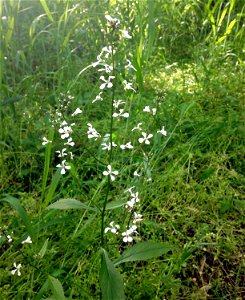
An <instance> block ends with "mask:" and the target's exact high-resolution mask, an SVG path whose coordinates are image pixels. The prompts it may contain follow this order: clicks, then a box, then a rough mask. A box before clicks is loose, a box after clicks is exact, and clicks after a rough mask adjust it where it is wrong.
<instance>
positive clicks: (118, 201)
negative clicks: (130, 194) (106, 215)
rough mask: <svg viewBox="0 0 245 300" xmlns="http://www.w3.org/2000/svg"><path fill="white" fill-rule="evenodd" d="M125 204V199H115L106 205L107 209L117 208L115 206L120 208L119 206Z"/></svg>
mask: <svg viewBox="0 0 245 300" xmlns="http://www.w3.org/2000/svg"><path fill="white" fill-rule="evenodd" d="M123 205H125V200H124V201H122V200H115V201H112V202H110V203H108V204H107V205H106V209H107V210H108V209H115V208H119V207H122V206H123Z"/></svg>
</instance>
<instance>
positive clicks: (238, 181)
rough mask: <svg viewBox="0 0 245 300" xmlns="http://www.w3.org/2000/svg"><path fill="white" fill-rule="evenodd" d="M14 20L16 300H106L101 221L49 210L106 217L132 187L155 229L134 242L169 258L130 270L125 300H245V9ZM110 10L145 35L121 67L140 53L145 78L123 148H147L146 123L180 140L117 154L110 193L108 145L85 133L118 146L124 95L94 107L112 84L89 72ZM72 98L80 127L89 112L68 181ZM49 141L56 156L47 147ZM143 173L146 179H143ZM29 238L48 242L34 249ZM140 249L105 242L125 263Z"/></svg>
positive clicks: (57, 14)
mask: <svg viewBox="0 0 245 300" xmlns="http://www.w3.org/2000/svg"><path fill="white" fill-rule="evenodd" d="M45 4H46V5H47V6H45ZM0 7H1V11H0V12H1V13H0V16H1V17H2V19H1V25H2V26H1V49H0V60H1V73H0V77H1V78H0V79H1V90H0V93H1V99H0V100H1V102H0V109H1V111H0V113H1V129H0V162H1V178H0V192H1V198H0V201H1V202H0V226H1V229H0V230H1V232H0V236H1V237H0V245H1V248H0V258H1V263H0V292H1V298H2V299H4V300H5V299H6V300H8V299H35V300H38V299H59V296H57V295H56V296H55V293H56V292H57V289H58V287H59V283H61V285H62V287H63V290H64V293H65V296H66V297H69V299H99V298H100V293H101V292H100V289H101V287H100V284H99V269H100V258H101V253H100V251H99V249H100V247H101V224H100V222H99V221H98V220H99V218H100V215H99V214H98V212H94V211H90V209H89V208H88V209H86V208H85V209H83V210H64V211H61V210H46V209H45V208H46V207H47V206H48V205H50V204H51V203H55V202H56V201H58V200H59V199H64V198H66V199H70V198H73V199H77V200H79V201H81V202H82V203H83V204H86V205H87V206H88V207H90V208H91V207H92V208H94V209H95V208H96V207H97V206H99V207H102V206H103V199H105V198H106V197H107V198H106V199H107V201H108V202H111V201H113V200H116V201H124V202H125V198H126V196H125V193H124V190H125V189H126V188H128V187H129V186H130V184H132V183H133V185H135V186H136V187H137V189H138V191H139V194H140V198H141V206H140V209H141V210H140V211H141V213H142V215H143V219H144V220H143V222H141V225H140V226H139V228H138V232H139V235H138V236H136V240H135V241H134V244H137V243H139V242H140V241H149V240H151V241H155V242H161V243H162V244H164V245H168V246H169V247H170V248H169V249H170V250H169V251H166V253H165V254H163V255H161V256H159V257H158V258H154V259H150V260H147V261H136V262H129V263H127V264H120V265H119V266H118V267H117V269H118V270H119V271H120V273H121V274H122V277H123V280H124V287H125V294H126V299H243V298H244V297H245V290H244V283H245V281H244V278H245V273H244V270H245V269H244V266H245V261H244V252H243V251H244V247H245V242H244V208H245V205H244V200H245V199H244V192H245V191H244V186H245V177H244V174H245V161H244V157H245V147H244V104H245V103H244V90H243V85H244V77H243V76H244V75H243V52H242V41H243V38H244V34H243V31H244V26H243V27H242V21H243V19H242V18H243V14H244V13H243V9H244V7H243V4H242V1H229V2H226V1H216V2H215V3H214V2H212V1H188V0H185V1H181V2H180V3H178V2H176V1H172V0H168V1H150V0H149V1H133V0H132V1H131V0H130V1H129V0H128V1H125V2H124V1H122V2H117V1H83V2H81V1H68V0H66V1H65V0H62V1H25V0H20V1H2V2H1V3H0ZM105 13H110V14H111V15H112V16H115V17H118V18H120V20H121V26H122V28H126V29H128V31H129V33H130V34H131V35H132V36H133V38H132V39H131V40H129V41H128V42H127V43H126V42H125V43H124V42H123V43H122V44H120V45H121V46H120V48H119V49H120V50H119V51H118V52H117V53H116V56H115V59H117V60H119V61H121V62H122V61H123V60H124V59H125V57H127V55H128V54H129V53H131V55H132V56H131V60H132V62H133V64H134V66H135V68H136V75H135V80H136V84H135V85H134V86H135V87H136V86H137V93H135V94H134V93H129V92H123V91H121V90H119V89H118V88H116V90H115V93H116V95H117V99H122V100H123V101H125V102H126V105H127V109H128V110H130V112H131V114H132V116H133V117H132V120H129V121H126V120H125V121H122V122H121V123H120V122H115V123H114V128H113V129H114V131H113V140H114V141H115V142H117V143H119V141H123V142H128V141H129V140H132V141H134V142H136V141H137V138H138V136H137V135H136V133H135V132H132V131H130V130H129V128H131V127H130V126H131V125H132V124H134V125H136V124H138V123H140V122H142V123H143V124H144V126H146V128H147V132H148V133H149V132H156V131H157V130H159V128H161V127H162V126H165V129H166V130H167V136H166V137H162V136H159V135H154V137H153V139H152V141H151V144H150V145H149V146H138V147H135V148H134V149H133V150H132V151H131V152H120V151H118V150H115V152H114V154H113V164H114V165H115V166H117V167H118V166H119V165H120V167H121V168H122V172H123V176H121V178H120V181H115V183H114V184H113V185H111V186H110V191H109V193H108V195H107V186H106V182H105V180H104V179H103V178H104V177H103V175H102V172H103V171H104V170H105V167H104V164H103V163H101V162H104V161H106V159H107V157H106V156H105V155H104V152H103V151H101V148H100V146H99V145H100V143H101V142H102V139H101V140H99V141H98V142H97V143H95V142H94V143H93V142H92V141H91V140H88V139H87V134H86V131H87V125H86V124H87V123H92V124H93V126H94V127H95V128H98V129H99V131H100V132H102V133H103V136H104V135H105V134H106V133H108V130H109V129H108V128H109V127H110V112H109V109H110V104H108V102H109V101H110V97H111V94H110V93H108V94H106V96H105V100H106V101H103V102H101V103H99V104H96V105H95V104H92V100H93V99H94V98H95V96H96V95H97V94H98V87H99V80H98V78H99V76H100V74H98V73H97V72H96V71H95V69H93V68H88V69H86V67H87V66H88V65H90V64H91V63H92V62H94V61H95V60H96V57H97V55H98V53H99V52H100V51H101V48H102V47H104V46H105V45H106V43H107V42H108V41H107V38H106V35H104V33H103V31H101V29H103V28H106V20H105V18H104V15H105ZM234 20H235V21H234ZM11 24H12V25H11ZM118 68H119V69H120V68H121V65H118ZM85 69H86V70H85ZM123 75H125V74H123ZM129 75H130V76H131V77H132V78H133V75H132V74H131V73H130V74H129ZM118 81H119V79H118ZM68 95H72V96H73V97H74V99H73V100H72V103H71V106H70V107H69V109H68V110H64V111H62V113H63V115H64V117H65V118H66V120H68V121H70V122H71V120H72V117H71V114H72V112H73V111H74V110H75V109H76V107H80V108H81V109H82V110H83V114H82V115H81V116H80V115H79V116H77V117H76V119H75V121H76V127H75V128H74V140H75V142H76V146H75V147H74V149H73V152H74V154H75V160H74V161H73V165H72V169H71V171H70V172H68V173H67V174H65V175H63V176H60V173H59V171H57V168H56V165H57V164H58V163H60V160H59V159H58V158H57V155H56V153H55V151H57V150H60V149H61V148H62V141H61V140H60V139H59V134H58V133H57V130H55V129H54V130H53V129H52V128H51V126H50V119H52V118H53V116H54V113H55V111H56V110H57V109H58V108H60V104H61V103H64V101H66V100H67V98H68ZM148 105H149V106H150V107H151V108H152V107H157V113H156V115H155V116H153V115H149V114H146V113H142V111H143V109H144V107H145V106H148ZM43 136H49V138H52V136H53V137H54V138H53V144H52V145H51V144H49V146H48V147H46V148H45V147H44V146H42V137H43ZM143 153H145V154H143ZM135 169H138V170H139V171H141V173H142V174H143V176H142V177H141V178H140V179H137V178H136V179H132V170H135ZM106 213H107V214H106V218H105V220H106V222H109V220H111V219H114V220H116V221H117V222H119V223H120V222H121V223H123V222H125V220H126V216H125V213H122V207H119V208H117V209H114V210H109V211H107V212H106ZM9 234H10V235H11V237H12V238H13V241H12V242H11V243H9V242H8V238H7V235H9ZM28 235H31V237H32V241H33V243H32V244H24V245H22V244H21V241H22V240H24V239H25V238H26V237H27V236H28ZM102 246H103V245H102ZM130 247H131V246H130V245H129V246H128V245H127V244H125V243H122V241H121V240H120V239H119V238H114V237H112V236H110V235H108V237H107V236H106V246H105V248H106V250H108V252H109V254H110V258H111V259H112V260H114V259H116V258H117V257H118V255H119V253H120V254H122V253H123V251H124V250H125V249H127V248H130ZM14 262H16V263H17V264H18V263H21V264H22V265H23V268H22V269H21V273H22V274H21V276H19V277H18V276H16V275H15V276H13V275H11V273H10V271H11V270H12V269H13V263H14ZM49 276H52V277H49ZM50 278H51V279H50ZM52 278H53V280H55V278H57V279H58V280H59V282H58V283H57V281H53V284H52Z"/></svg>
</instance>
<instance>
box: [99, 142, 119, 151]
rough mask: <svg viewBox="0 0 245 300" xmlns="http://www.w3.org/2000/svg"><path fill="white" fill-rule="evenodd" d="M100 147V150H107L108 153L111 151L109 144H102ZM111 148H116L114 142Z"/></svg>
mask: <svg viewBox="0 0 245 300" xmlns="http://www.w3.org/2000/svg"><path fill="white" fill-rule="evenodd" d="M101 146H103V147H102V150H108V151H110V150H111V143H109V144H106V143H102V144H101ZM112 147H117V144H115V143H114V142H112Z"/></svg>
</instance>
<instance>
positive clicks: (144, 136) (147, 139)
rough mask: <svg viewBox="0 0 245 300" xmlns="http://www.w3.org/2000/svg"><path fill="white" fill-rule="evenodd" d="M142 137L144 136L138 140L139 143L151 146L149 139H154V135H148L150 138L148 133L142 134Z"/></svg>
mask: <svg viewBox="0 0 245 300" xmlns="http://www.w3.org/2000/svg"><path fill="white" fill-rule="evenodd" d="M142 135H143V138H139V139H138V141H139V143H141V144H142V143H145V144H147V145H149V144H150V141H149V139H150V138H152V137H153V134H151V133H150V134H148V136H147V133H145V132H142Z"/></svg>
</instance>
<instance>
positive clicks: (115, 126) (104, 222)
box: [43, 15, 170, 299]
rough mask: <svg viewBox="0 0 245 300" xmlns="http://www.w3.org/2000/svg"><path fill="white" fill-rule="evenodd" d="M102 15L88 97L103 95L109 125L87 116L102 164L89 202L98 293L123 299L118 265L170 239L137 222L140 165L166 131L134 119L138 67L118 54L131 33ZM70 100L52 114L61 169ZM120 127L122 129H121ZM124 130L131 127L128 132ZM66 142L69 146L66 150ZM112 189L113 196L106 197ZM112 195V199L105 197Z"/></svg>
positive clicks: (64, 202)
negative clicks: (152, 237) (94, 89)
mask: <svg viewBox="0 0 245 300" xmlns="http://www.w3.org/2000/svg"><path fill="white" fill-rule="evenodd" d="M105 18H106V20H107V28H106V29H105V30H104V34H105V38H106V39H107V40H108V45H106V46H104V47H103V48H102V50H101V52H100V53H99V55H98V56H97V60H96V61H95V62H94V63H92V64H91V66H90V67H93V68H95V70H96V72H97V73H98V74H99V79H100V85H99V92H98V94H97V95H96V96H95V98H94V99H92V104H93V105H98V106H99V105H100V104H101V102H102V101H103V102H105V101H107V107H108V111H109V120H108V129H107V132H101V131H100V130H98V128H95V126H94V125H93V124H92V122H89V123H87V128H86V129H85V130H86V133H87V138H88V140H89V143H95V144H96V147H98V148H100V150H101V151H102V155H101V156H100V158H99V159H97V163H98V164H99V165H100V168H101V170H103V171H102V176H103V177H102V183H103V190H104V192H103V193H102V196H103V199H99V204H96V203H95V206H96V207H93V209H96V210H97V213H98V214H99V216H100V218H99V219H100V228H101V229H100V251H101V268H100V283H101V295H102V298H103V299H124V298H125V295H124V286H123V280H122V277H121V275H120V273H119V272H118V270H117V269H116V266H117V265H119V264H121V263H124V262H127V261H136V260H144V259H148V258H152V257H156V256H159V255H161V254H163V253H166V252H167V251H168V250H169V249H170V247H169V246H168V245H167V246H166V245H163V244H161V243H155V242H151V241H141V238H140V233H139V228H140V223H141V222H142V221H143V215H142V214H143V212H142V211H141V199H140V198H141V197H140V190H139V188H140V184H142V182H144V180H146V181H150V180H151V178H150V177H149V176H148V177H147V176H144V175H145V174H144V172H145V170H144V168H143V165H144V163H145V162H146V161H147V151H149V150H150V149H151V148H150V146H151V143H152V139H153V136H154V134H157V135H160V136H161V135H162V136H166V134H167V133H166V131H165V129H164V126H163V127H162V128H159V130H158V131H157V132H154V133H151V132H149V131H148V128H147V127H148V126H147V124H143V122H142V123H138V124H135V123H134V118H133V114H134V106H135V105H137V103H136V104H135V103H133V101H135V100H134V94H136V93H137V92H136V87H135V86H134V84H133V83H132V80H133V78H134V72H135V71H136V69H135V67H134V65H133V63H132V62H131V57H130V56H129V57H123V58H122V61H121V60H119V58H120V56H122V54H124V53H123V51H122V49H123V47H124V45H125V40H130V39H131V38H132V36H131V35H130V34H129V33H128V31H127V30H125V29H120V20H119V19H117V18H113V17H111V16H110V15H106V16H105ZM129 55H130V53H129ZM131 56H132V54H131ZM117 94H118V95H117ZM119 95H120V97H119ZM122 98H123V99H122ZM70 100H71V101H72V99H71V96H70V99H69V101H68V103H66V104H60V110H58V111H56V114H55V115H56V118H55V120H56V121H55V122H56V124H58V127H59V128H58V132H59V134H60V138H61V140H62V141H64V147H63V148H62V149H60V150H57V151H56V152H57V153H58V157H59V158H60V159H61V162H60V163H59V164H57V168H59V169H60V174H62V175H64V174H65V173H66V172H67V171H69V170H70V169H71V166H72V164H70V163H69V161H71V159H72V160H73V156H74V155H73V154H72V147H74V146H75V142H74V141H73V138H72V132H73V126H75V123H74V122H73V123H68V121H67V120H65V119H64V118H63V114H62V111H61V110H64V109H65V108H67V105H69V104H70ZM142 113H144V114H149V115H151V116H152V117H153V118H154V116H155V115H156V114H157V108H156V107H153V108H150V106H145V108H144V109H143V112H142ZM78 114H81V117H80V118H82V109H81V108H79V107H77V108H76V109H75V111H74V112H73V113H72V117H76V116H77V115H78ZM119 130H121V131H122V132H123V133H124V134H122V135H119V134H118V132H119ZM127 132H129V133H128V134H127ZM125 133H126V134H125ZM49 143H52V141H51V140H49V139H48V138H46V137H44V138H43V144H44V145H46V144H49ZM68 147H70V148H71V149H70V150H67V149H68ZM126 151H127V152H128V156H129V157H131V158H132V157H133V156H134V155H135V154H137V156H139V154H140V155H141V156H142V163H141V164H140V163H139V164H133V165H127V166H124V165H123V162H122V161H120V159H118V158H119V157H120V156H121V155H120V152H126ZM67 158H68V159H69V160H68V159H67ZM126 175H127V176H128V175H129V177H130V180H127V181H128V182H127V183H128V184H129V182H130V183H131V184H130V185H129V186H127V187H125V180H122V181H123V184H122V186H120V179H123V177H125V176H126ZM144 177H145V178H144ZM118 182H119V183H118ZM115 183H116V184H115ZM114 190H117V191H118V195H120V194H121V196H120V197H117V195H116V194H115V192H114ZM110 194H112V196H110V197H109V195H110ZM111 198H113V199H114V200H112V201H111V200H109V199H111ZM93 204H94V203H93ZM79 205H80V206H81V207H82V208H85V206H84V205H82V203H81V202H80V201H78V200H75V199H61V200H59V201H57V202H55V203H53V204H51V205H50V206H48V209H64V208H66V209H69V208H75V207H79ZM118 209H119V210H118ZM113 210H116V211H117V213H116V214H114V213H112V212H113ZM118 214H119V216H118ZM120 221H121V222H120ZM115 243H116V244H118V248H119V247H120V245H122V244H124V245H125V246H126V244H128V247H126V250H125V251H124V252H123V253H121V254H119V253H120V252H119V251H118V257H117V258H116V259H115V260H114V261H112V260H111V259H110V258H109V251H110V244H115Z"/></svg>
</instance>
